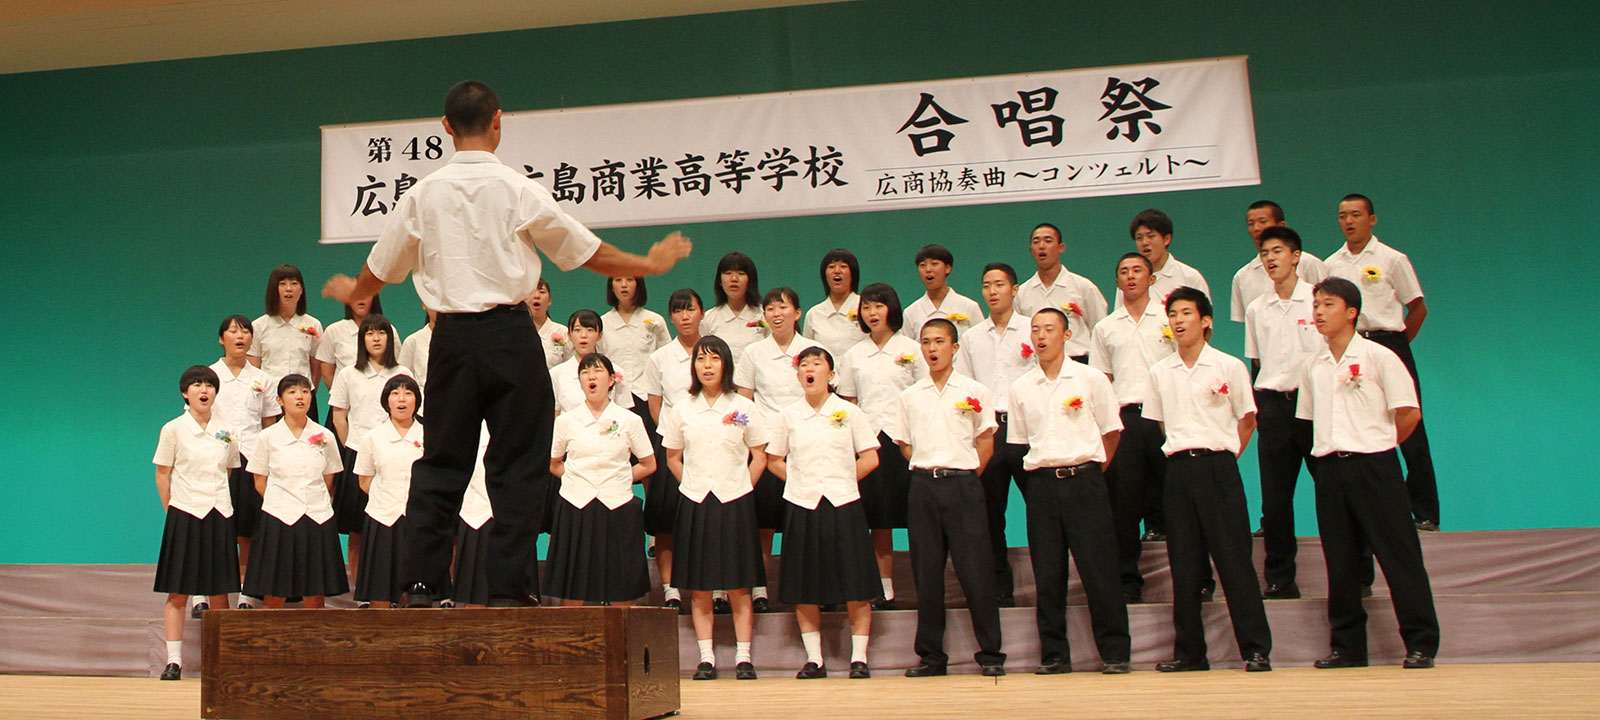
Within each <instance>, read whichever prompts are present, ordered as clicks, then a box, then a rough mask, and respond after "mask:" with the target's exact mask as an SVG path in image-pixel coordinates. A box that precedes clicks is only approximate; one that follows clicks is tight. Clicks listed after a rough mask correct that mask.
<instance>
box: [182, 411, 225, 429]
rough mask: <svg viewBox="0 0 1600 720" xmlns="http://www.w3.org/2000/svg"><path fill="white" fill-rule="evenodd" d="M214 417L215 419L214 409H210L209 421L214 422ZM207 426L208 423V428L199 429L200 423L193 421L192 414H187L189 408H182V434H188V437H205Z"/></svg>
mask: <svg viewBox="0 0 1600 720" xmlns="http://www.w3.org/2000/svg"><path fill="white" fill-rule="evenodd" d="M216 417H217V416H216V409H215V408H213V409H212V414H211V419H213V420H215V419H216ZM209 425H210V423H207V426H208V427H200V421H199V420H196V419H194V414H193V413H190V412H189V408H188V407H184V408H183V431H184V432H186V433H189V434H190V435H205V434H206V430H208V429H209Z"/></svg>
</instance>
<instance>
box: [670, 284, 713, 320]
mask: <svg viewBox="0 0 1600 720" xmlns="http://www.w3.org/2000/svg"><path fill="white" fill-rule="evenodd" d="M692 307H693V308H699V309H701V310H705V309H706V304H705V303H704V302H702V301H701V300H700V293H697V292H695V291H693V290H690V289H689V288H678V289H677V290H673V291H672V296H671V297H668V298H667V314H668V315H671V314H672V313H675V312H677V311H679V310H688V309H689V308H692Z"/></svg>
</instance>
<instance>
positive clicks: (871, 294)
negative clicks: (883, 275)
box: [856, 283, 906, 334]
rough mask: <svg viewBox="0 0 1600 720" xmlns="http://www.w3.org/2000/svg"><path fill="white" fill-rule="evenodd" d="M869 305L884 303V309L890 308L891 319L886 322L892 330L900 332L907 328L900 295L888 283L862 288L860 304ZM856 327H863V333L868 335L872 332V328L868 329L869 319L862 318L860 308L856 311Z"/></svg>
mask: <svg viewBox="0 0 1600 720" xmlns="http://www.w3.org/2000/svg"><path fill="white" fill-rule="evenodd" d="M867 303H882V304H883V306H884V307H887V308H889V317H888V318H886V320H888V323H889V329H890V330H893V331H895V332H900V328H902V327H905V324H906V314H905V310H903V309H902V308H901V307H900V295H899V294H897V293H895V291H894V288H893V287H890V286H889V284H888V283H873V284H871V285H868V286H866V287H864V288H862V289H861V303H860V304H861V305H866V304H867ZM856 325H858V326H860V327H861V332H864V333H868V334H870V333H871V332H872V328H870V327H867V319H866V318H864V317H862V316H861V310H860V308H859V306H858V307H857V309H856Z"/></svg>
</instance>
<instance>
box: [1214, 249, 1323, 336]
mask: <svg viewBox="0 0 1600 720" xmlns="http://www.w3.org/2000/svg"><path fill="white" fill-rule="evenodd" d="M1295 274H1296V275H1299V276H1300V279H1301V280H1304V281H1305V282H1306V284H1307V285H1316V284H1317V283H1319V282H1322V280H1323V278H1326V277H1328V268H1327V267H1326V266H1324V265H1323V264H1322V260H1321V259H1319V258H1317V256H1315V255H1312V254H1311V253H1308V252H1302V253H1300V264H1299V265H1296V266H1295ZM1272 287H1273V283H1272V278H1271V276H1269V275H1267V266H1266V265H1263V264H1262V263H1261V256H1260V255H1257V256H1255V258H1253V259H1252V260H1251V261H1250V262H1247V263H1245V265H1244V267H1242V268H1239V271H1238V272H1236V273H1234V274H1233V300H1232V302H1231V303H1229V305H1228V314H1229V317H1231V318H1232V319H1233V321H1234V322H1244V311H1245V309H1246V308H1248V307H1250V303H1252V302H1255V299H1256V298H1258V297H1261V296H1262V295H1268V294H1271V293H1272V291H1273V290H1272Z"/></svg>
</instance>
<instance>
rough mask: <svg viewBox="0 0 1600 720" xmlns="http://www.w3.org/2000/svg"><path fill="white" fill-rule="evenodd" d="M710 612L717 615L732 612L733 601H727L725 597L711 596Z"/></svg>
mask: <svg viewBox="0 0 1600 720" xmlns="http://www.w3.org/2000/svg"><path fill="white" fill-rule="evenodd" d="M711 612H713V613H715V614H717V615H727V614H728V613H731V612H733V603H731V602H728V599H727V598H712V599H711Z"/></svg>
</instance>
